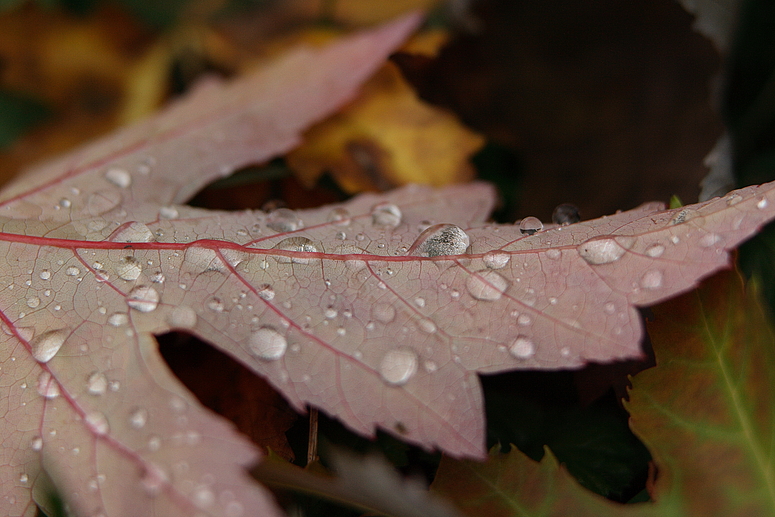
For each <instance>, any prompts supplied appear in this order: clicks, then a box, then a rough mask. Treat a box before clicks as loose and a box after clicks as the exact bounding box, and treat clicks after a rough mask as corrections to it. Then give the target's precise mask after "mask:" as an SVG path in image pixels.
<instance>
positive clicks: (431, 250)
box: [409, 224, 471, 257]
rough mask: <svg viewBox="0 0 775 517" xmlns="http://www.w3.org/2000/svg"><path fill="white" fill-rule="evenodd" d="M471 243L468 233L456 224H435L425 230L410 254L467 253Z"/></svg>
mask: <svg viewBox="0 0 775 517" xmlns="http://www.w3.org/2000/svg"><path fill="white" fill-rule="evenodd" d="M470 243H471V241H470V239H469V238H468V234H466V232H464V231H463V229H462V228H460V227H459V226H455V225H454V224H434V225H433V226H430V227H428V228H427V229H425V231H423V232H422V233H421V234H420V236H419V237H417V240H415V241H414V244H412V247H411V248H409V255H413V256H416V257H439V256H443V255H460V254H462V253H465V252H466V250H467V249H468V245H469V244H470Z"/></svg>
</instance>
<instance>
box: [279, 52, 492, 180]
mask: <svg viewBox="0 0 775 517" xmlns="http://www.w3.org/2000/svg"><path fill="white" fill-rule="evenodd" d="M483 144H484V138H482V137H481V136H480V135H478V134H476V133H474V132H472V131H471V130H469V129H467V128H466V127H464V126H463V125H462V124H461V123H460V122H459V121H458V120H457V118H456V117H455V116H454V115H452V114H451V113H449V112H447V111H444V110H442V109H440V108H436V107H433V106H430V105H428V104H426V103H424V102H423V101H421V100H420V99H418V97H417V95H416V93H415V92H414V90H413V89H412V88H411V87H410V86H409V84H407V82H406V81H405V80H404V78H403V76H402V75H401V72H400V71H399V70H398V68H397V67H396V66H395V65H394V64H392V63H387V64H386V65H385V66H384V67H383V68H382V69H381V70H380V71H379V72H378V73H377V74H376V75H375V76H374V77H373V78H372V79H371V80H370V81H369V82H368V83H366V85H365V86H364V88H363V90H362V92H361V95H360V96H359V97H358V99H356V100H355V101H354V102H353V103H351V104H350V105H349V106H348V107H346V108H345V109H344V110H342V111H341V112H339V113H338V114H337V115H334V116H333V117H331V118H329V119H327V120H325V121H323V122H322V123H320V124H318V125H316V126H314V127H313V128H312V129H310V130H309V131H308V132H307V133H306V134H305V143H304V144H302V146H301V147H299V148H297V149H296V150H294V151H292V152H291V153H290V154H289V155H288V157H287V159H288V164H289V165H290V167H291V168H293V169H295V170H296V172H297V174H298V176H299V178H300V180H301V181H302V182H303V183H305V184H307V185H309V186H311V185H314V183H315V182H316V181H317V179H318V178H319V177H320V176H321V175H322V174H323V173H324V172H331V174H332V175H333V177H334V178H335V179H336V181H337V183H338V184H339V185H340V186H341V187H342V188H343V189H344V190H346V191H347V192H351V193H354V192H358V191H361V190H373V189H385V188H388V187H391V186H395V185H403V184H406V183H424V184H429V185H436V186H439V185H446V184H449V183H458V182H464V181H468V180H470V179H471V178H472V177H473V169H472V167H471V165H470V164H469V162H468V159H469V157H470V156H471V155H472V154H473V153H475V152H476V151H477V150H478V149H480V148H481V146H482V145H483Z"/></svg>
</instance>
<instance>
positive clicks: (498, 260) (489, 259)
mask: <svg viewBox="0 0 775 517" xmlns="http://www.w3.org/2000/svg"><path fill="white" fill-rule="evenodd" d="M482 260H483V261H484V265H485V266H487V267H488V268H489V269H501V268H503V267H504V266H505V265H506V264H508V263H509V260H511V255H509V254H508V253H506V252H505V251H488V252H487V253H485V254H484V257H482Z"/></svg>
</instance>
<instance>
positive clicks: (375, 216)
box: [371, 202, 402, 229]
mask: <svg viewBox="0 0 775 517" xmlns="http://www.w3.org/2000/svg"><path fill="white" fill-rule="evenodd" d="M401 218H402V214H401V209H400V208H398V207H397V206H396V205H394V204H393V203H388V202H383V203H377V204H376V205H374V206H373V207H372V209H371V222H372V224H374V226H377V227H379V228H391V229H392V228H395V227H397V226H398V225H399V224H401Z"/></svg>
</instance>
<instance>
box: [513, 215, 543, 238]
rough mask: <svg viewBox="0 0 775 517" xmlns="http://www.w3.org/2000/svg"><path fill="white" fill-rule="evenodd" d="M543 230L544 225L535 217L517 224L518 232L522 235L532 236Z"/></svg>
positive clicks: (526, 218) (527, 218)
mask: <svg viewBox="0 0 775 517" xmlns="http://www.w3.org/2000/svg"><path fill="white" fill-rule="evenodd" d="M543 229H544V223H542V222H541V220H540V219H539V218H537V217H532V216H530V217H525V218H524V219H522V220H521V221H520V222H519V231H520V233H522V235H533V234H534V233H536V232H540V231H541V230H543Z"/></svg>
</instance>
